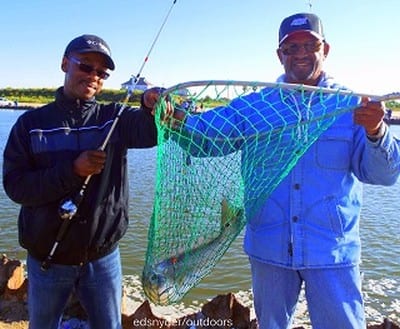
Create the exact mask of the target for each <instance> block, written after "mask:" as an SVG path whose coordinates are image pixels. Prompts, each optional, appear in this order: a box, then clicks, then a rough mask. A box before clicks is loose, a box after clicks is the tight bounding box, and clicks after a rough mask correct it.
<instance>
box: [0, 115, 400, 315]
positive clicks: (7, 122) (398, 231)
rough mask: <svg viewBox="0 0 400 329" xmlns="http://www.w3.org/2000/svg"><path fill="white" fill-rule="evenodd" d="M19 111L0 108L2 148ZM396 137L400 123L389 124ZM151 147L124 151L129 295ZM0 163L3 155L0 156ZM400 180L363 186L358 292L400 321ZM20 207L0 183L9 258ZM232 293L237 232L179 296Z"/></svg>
mask: <svg viewBox="0 0 400 329" xmlns="http://www.w3.org/2000/svg"><path fill="white" fill-rule="evenodd" d="M21 113H22V112H21V111H13V110H1V111H0V151H1V154H2V153H3V150H4V144H5V142H6V140H7V137H8V134H9V130H10V128H11V126H12V124H13V123H14V122H15V120H16V119H17V117H18V116H19V115H20V114H21ZM391 129H392V131H393V132H395V133H397V135H399V136H400V126H392V127H391ZM155 155H156V148H152V149H146V150H131V151H129V162H128V163H129V174H130V196H131V202H130V227H129V229H128V232H127V234H126V235H125V237H124V238H123V239H122V241H121V255H122V263H123V271H124V274H125V276H126V282H127V284H128V285H130V293H131V297H132V298H137V299H142V298H143V294H142V292H141V288H140V283H139V277H140V274H141V271H142V268H143V265H144V258H145V252H146V245H147V227H148V224H149V218H150V215H151V209H152V204H153V195H154V177H155V171H156V168H155V164H156V163H155ZM0 164H2V158H1V159H0ZM399 195H400V182H398V183H397V184H396V185H394V186H392V187H374V186H368V185H366V186H365V189H364V207H363V211H362V220H361V238H362V243H363V258H362V261H363V262H362V265H361V269H362V271H363V275H364V279H363V291H364V294H365V301H366V312H367V319H368V320H369V322H372V321H376V322H382V318H383V317H389V318H391V319H392V320H395V321H397V322H399V321H400V216H399V215H398V213H397V211H398V210H397V205H398V204H399ZM18 209H19V207H18V206H17V205H15V204H14V203H13V202H12V201H10V200H9V199H8V197H7V196H6V195H5V194H4V191H3V189H2V185H1V187H0V221H1V225H0V252H2V253H7V255H8V256H9V257H13V258H14V257H15V258H19V259H24V258H25V251H24V250H23V249H21V248H20V247H19V245H18V238H17V225H16V220H17V215H18ZM228 292H234V293H235V294H238V295H239V296H241V297H242V300H247V301H248V302H251V291H250V270H249V265H248V260H247V257H246V256H245V254H244V253H243V251H242V236H239V238H238V239H237V240H236V241H234V243H233V244H232V246H231V248H230V249H229V250H228V252H227V253H226V254H225V255H224V257H223V259H222V261H221V262H220V263H219V264H218V265H217V267H216V268H215V269H214V271H213V272H212V273H211V275H210V276H208V277H207V278H205V279H204V280H203V281H202V282H201V283H200V284H199V286H197V287H196V288H194V289H193V290H191V291H190V292H189V293H188V295H187V296H186V297H185V298H184V300H183V305H184V306H183V307H184V308H185V307H186V308H187V307H190V306H193V305H196V304H199V303H200V304H201V303H203V302H205V301H206V300H207V299H210V298H213V297H215V296H216V295H218V294H222V293H228Z"/></svg>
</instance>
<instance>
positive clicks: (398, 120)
mask: <svg viewBox="0 0 400 329" xmlns="http://www.w3.org/2000/svg"><path fill="white" fill-rule="evenodd" d="M44 105H46V104H40V103H18V105H17V106H15V105H14V106H3V107H2V108H4V109H8V110H34V109H37V108H39V107H42V106H44ZM396 114H397V113H396ZM385 121H386V122H387V123H388V124H390V125H400V113H399V114H398V115H392V117H391V118H390V119H386V120H385Z"/></svg>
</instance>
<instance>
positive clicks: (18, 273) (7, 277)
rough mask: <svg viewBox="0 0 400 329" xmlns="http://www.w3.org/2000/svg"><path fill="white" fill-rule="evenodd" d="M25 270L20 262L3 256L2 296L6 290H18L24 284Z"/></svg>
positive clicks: (0, 291) (0, 284)
mask: <svg viewBox="0 0 400 329" xmlns="http://www.w3.org/2000/svg"><path fill="white" fill-rule="evenodd" d="M24 280H25V277H24V268H23V265H22V263H21V262H20V261H19V260H15V259H9V258H8V257H7V255H5V254H3V255H2V257H1V261H0V295H3V294H4V291H5V290H6V288H8V289H11V290H16V289H18V288H20V287H21V286H22V285H23V283H24Z"/></svg>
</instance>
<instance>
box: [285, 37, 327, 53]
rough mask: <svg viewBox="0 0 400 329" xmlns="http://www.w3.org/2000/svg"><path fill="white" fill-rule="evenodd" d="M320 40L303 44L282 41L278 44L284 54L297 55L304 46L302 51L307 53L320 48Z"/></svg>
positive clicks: (314, 51)
mask: <svg viewBox="0 0 400 329" xmlns="http://www.w3.org/2000/svg"><path fill="white" fill-rule="evenodd" d="M321 46H322V42H320V41H310V42H306V43H303V44H298V43H284V44H283V45H282V46H280V49H281V51H282V53H283V54H284V55H286V56H291V55H297V54H298V53H299V52H300V49H301V48H304V51H305V52H306V53H307V54H312V53H316V52H317V51H319V50H320V49H321Z"/></svg>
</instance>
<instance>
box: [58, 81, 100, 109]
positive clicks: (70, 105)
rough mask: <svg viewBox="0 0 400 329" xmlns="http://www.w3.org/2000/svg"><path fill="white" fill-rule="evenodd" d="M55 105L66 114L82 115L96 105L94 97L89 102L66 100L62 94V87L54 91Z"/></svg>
mask: <svg viewBox="0 0 400 329" xmlns="http://www.w3.org/2000/svg"><path fill="white" fill-rule="evenodd" d="M56 103H57V105H58V106H59V107H60V108H62V109H65V110H66V111H68V112H70V111H74V112H81V113H83V112H87V111H88V110H90V109H91V108H92V107H93V106H94V105H95V104H96V99H95V97H92V98H91V99H89V100H81V99H72V98H68V97H66V96H65V94H64V87H60V88H58V89H57V91H56Z"/></svg>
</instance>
